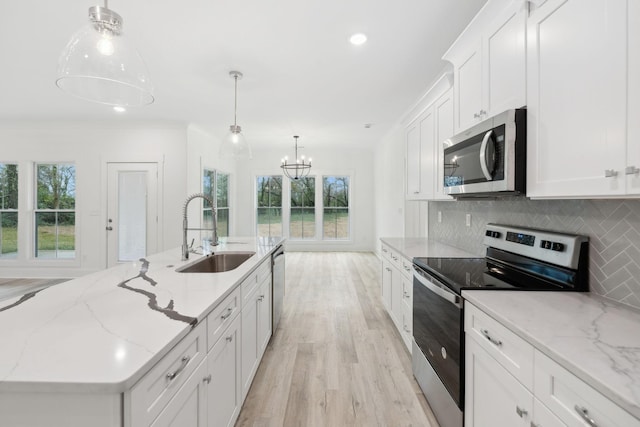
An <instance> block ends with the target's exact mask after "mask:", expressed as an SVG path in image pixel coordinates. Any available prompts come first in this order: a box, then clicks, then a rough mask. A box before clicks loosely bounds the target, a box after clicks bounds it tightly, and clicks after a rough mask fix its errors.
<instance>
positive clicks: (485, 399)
mask: <svg viewBox="0 0 640 427" xmlns="http://www.w3.org/2000/svg"><path fill="white" fill-rule="evenodd" d="M531 353H532V355H533V360H532V363H531V360H530V356H529V355H530V354H531ZM464 408H465V410H464V417H465V427H485V426H491V427H518V426H522V427H524V426H527V427H586V426H591V427H597V426H599V427H640V420H638V419H637V418H635V417H633V416H632V415H631V414H629V413H628V412H626V411H625V410H623V409H622V408H621V407H619V406H618V405H616V404H615V403H613V402H612V401H611V400H609V399H608V398H607V397H605V396H604V395H603V394H601V393H600V392H599V391H597V390H596V389H594V388H593V387H591V386H590V385H588V384H586V383H585V382H584V381H582V380H581V379H579V378H578V377H576V376H575V375H573V374H572V373H571V372H569V371H568V370H567V369H565V368H564V367H562V366H560V365H559V364H558V363H556V362H555V361H553V360H552V359H551V358H549V357H548V356H546V355H545V354H543V353H542V352H540V351H539V350H537V349H536V348H534V347H533V346H532V345H531V344H530V343H528V342H526V341H524V340H522V339H521V338H519V337H517V336H515V334H513V332H511V331H509V330H507V329H506V328H505V326H504V325H502V324H500V323H499V322H497V321H496V320H495V319H493V318H492V317H490V316H488V315H487V314H486V313H484V312H482V311H481V310H479V309H478V308H477V307H475V306H474V305H473V304H470V303H469V302H468V301H467V302H465V407H464Z"/></svg>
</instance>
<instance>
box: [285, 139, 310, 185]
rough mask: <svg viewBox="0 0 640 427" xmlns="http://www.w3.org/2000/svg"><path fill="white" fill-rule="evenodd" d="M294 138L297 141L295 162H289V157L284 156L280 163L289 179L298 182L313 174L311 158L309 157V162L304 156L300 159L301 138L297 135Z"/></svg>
mask: <svg viewBox="0 0 640 427" xmlns="http://www.w3.org/2000/svg"><path fill="white" fill-rule="evenodd" d="M294 138H295V141H296V151H295V160H294V161H293V162H289V157H288V156H284V158H283V159H282V160H281V161H280V167H281V168H282V172H284V174H285V175H286V176H287V178H289V179H291V180H294V181H297V180H299V179H300V178H304V177H305V176H307V175H309V172H311V157H309V160H305V158H304V156H301V157H298V138H299V136H298V135H295V136H294Z"/></svg>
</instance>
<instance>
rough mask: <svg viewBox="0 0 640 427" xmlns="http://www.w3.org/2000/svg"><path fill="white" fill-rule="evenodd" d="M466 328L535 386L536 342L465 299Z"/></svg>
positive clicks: (528, 384) (522, 379)
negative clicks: (507, 326)
mask: <svg viewBox="0 0 640 427" xmlns="http://www.w3.org/2000/svg"><path fill="white" fill-rule="evenodd" d="M464 311H465V314H464V330H465V332H466V333H467V334H468V335H469V336H470V337H472V338H473V339H475V340H476V341H477V342H478V344H480V345H481V346H482V347H483V348H484V349H485V350H487V352H488V353H489V354H490V355H491V356H493V357H494V358H495V359H496V360H497V361H498V362H499V363H500V364H501V365H502V366H504V368H505V369H506V370H507V371H509V373H511V375H513V376H514V377H516V378H517V379H518V381H520V382H521V383H522V384H523V385H524V386H525V387H527V388H528V389H529V390H533V351H534V349H533V346H532V345H531V344H529V343H527V342H526V341H525V340H523V339H522V338H520V337H519V336H517V335H516V334H514V333H513V332H511V331H510V330H508V329H507V328H505V327H504V326H502V325H501V324H500V323H498V322H497V321H496V320H495V319H493V318H491V317H490V316H488V315H487V314H485V313H484V312H482V311H480V310H479V309H478V308H476V307H475V306H473V304H470V303H469V302H465V305H464Z"/></svg>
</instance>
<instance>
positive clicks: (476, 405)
mask: <svg viewBox="0 0 640 427" xmlns="http://www.w3.org/2000/svg"><path fill="white" fill-rule="evenodd" d="M465 352H466V353H465V354H466V356H465V381H466V382H465V407H464V419H465V426H466V427H488V426H492V427H520V426H521V427H529V424H530V422H531V421H532V418H531V415H532V413H533V394H531V393H530V392H529V391H528V390H527V389H526V388H525V387H524V386H523V385H522V384H520V383H519V382H518V380H516V379H515V378H514V377H513V376H512V375H511V374H510V373H509V372H507V370H506V369H505V368H504V367H502V365H500V364H499V363H498V362H497V361H496V360H495V359H493V357H491V356H490V355H489V353H488V352H487V351H486V350H485V349H484V348H482V347H481V346H480V345H479V344H478V343H476V341H475V340H474V339H473V338H470V339H467V341H466V348H465ZM545 427H546V426H545Z"/></svg>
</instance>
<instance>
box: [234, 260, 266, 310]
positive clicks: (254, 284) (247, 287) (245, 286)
mask: <svg viewBox="0 0 640 427" xmlns="http://www.w3.org/2000/svg"><path fill="white" fill-rule="evenodd" d="M269 275H271V259H268V260H266V261H264V262H263V263H262V264H260V265H259V266H258V267H256V269H255V270H253V271H252V272H251V274H250V275H249V277H247V278H246V279H244V281H243V282H242V285H240V289H241V292H242V293H241V295H242V306H243V307H244V306H245V304H247V302H249V301H250V300H251V295H252V294H253V293H254V292H255V291H256V289H258V285H259V284H260V283H262V280H264V279H265V278H266V277H267V276H269Z"/></svg>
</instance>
